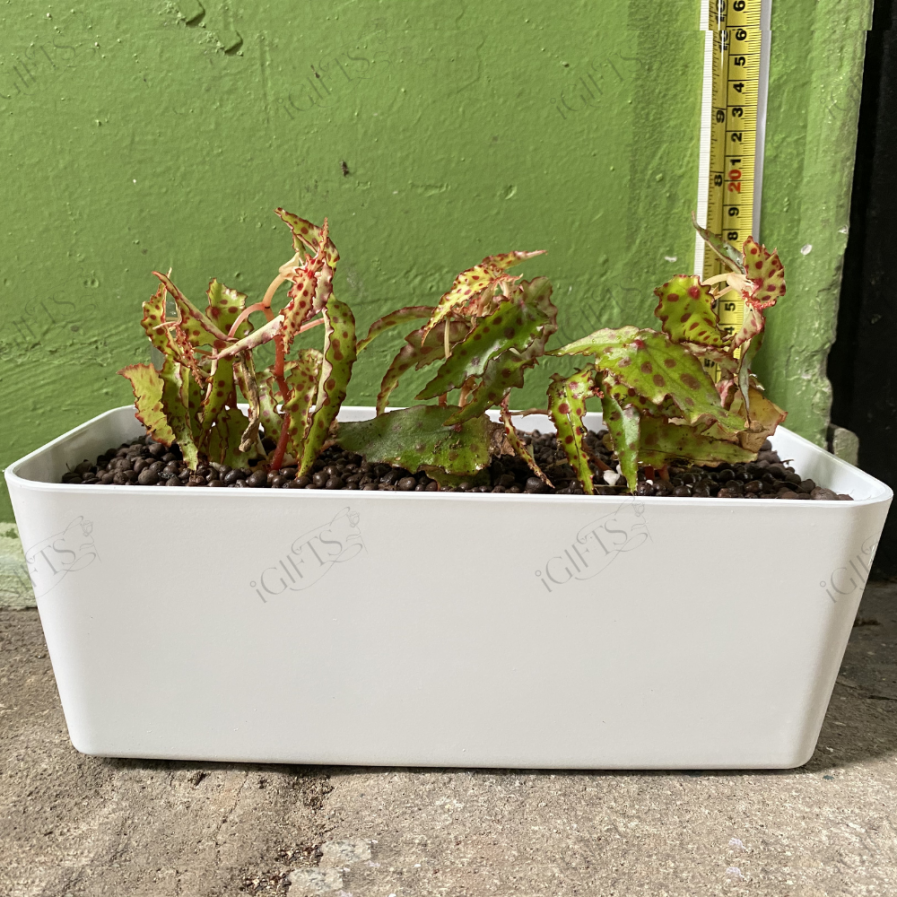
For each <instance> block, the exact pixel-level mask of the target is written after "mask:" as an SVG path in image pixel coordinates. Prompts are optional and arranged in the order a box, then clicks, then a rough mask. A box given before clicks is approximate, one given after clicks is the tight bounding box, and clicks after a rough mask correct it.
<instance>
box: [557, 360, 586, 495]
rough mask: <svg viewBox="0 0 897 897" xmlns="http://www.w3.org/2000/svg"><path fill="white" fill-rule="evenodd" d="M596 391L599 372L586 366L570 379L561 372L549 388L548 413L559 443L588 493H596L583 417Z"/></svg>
mask: <svg viewBox="0 0 897 897" xmlns="http://www.w3.org/2000/svg"><path fill="white" fill-rule="evenodd" d="M594 393H595V371H594V369H593V368H585V369H584V370H581V371H579V372H578V373H576V374H574V375H573V376H572V377H568V378H567V379H566V380H565V379H564V378H563V377H561V376H560V375H559V374H554V375H553V376H552V378H551V385H550V386H549V387H548V413H549V415H550V416H551V419H552V421H554V426H555V429H556V430H557V437H558V444H559V445H560V446H561V448H563V450H564V454H565V455H566V456H567V462H568V463H569V464H570V466H571V467H572V468H573V472H574V473H575V474H576V479H577V480H579V482H580V484H581V485H582V488H583V491H584V492H585V493H586V495H594V493H595V488H594V486H593V485H592V470H591V468H590V467H589V461H588V457H587V456H586V453H585V451H584V449H583V444H582V438H583V436H585V434H586V427H585V424H584V423H583V418H584V417H585V413H586V398H587V397H588V396H590V395H594Z"/></svg>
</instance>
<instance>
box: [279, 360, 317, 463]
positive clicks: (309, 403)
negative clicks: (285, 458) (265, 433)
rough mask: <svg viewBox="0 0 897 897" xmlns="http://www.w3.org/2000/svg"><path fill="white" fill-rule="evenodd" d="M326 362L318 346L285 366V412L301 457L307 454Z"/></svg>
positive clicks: (293, 450) (292, 448) (292, 442)
mask: <svg viewBox="0 0 897 897" xmlns="http://www.w3.org/2000/svg"><path fill="white" fill-rule="evenodd" d="M323 362H324V356H323V355H322V354H321V353H320V352H319V351H318V350H317V349H304V350H303V351H302V352H300V353H299V357H298V358H297V359H296V360H295V361H290V362H288V363H287V366H286V368H285V372H284V379H285V381H286V384H287V388H288V389H289V394H288V396H287V400H286V401H285V402H284V404H283V411H284V415H285V420H286V426H287V429H288V431H289V443H288V444H289V448H290V452H291V453H292V454H293V456H294V457H296V458H298V459H301V458H302V456H303V454H304V440H305V432H306V430H307V429H308V428H309V427H310V424H311V414H312V410H313V408H314V401H315V396H316V395H317V392H318V381H319V380H320V378H321V366H322V364H323Z"/></svg>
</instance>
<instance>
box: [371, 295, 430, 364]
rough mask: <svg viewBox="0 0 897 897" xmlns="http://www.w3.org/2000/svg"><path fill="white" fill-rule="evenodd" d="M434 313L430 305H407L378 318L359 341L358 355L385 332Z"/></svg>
mask: <svg viewBox="0 0 897 897" xmlns="http://www.w3.org/2000/svg"><path fill="white" fill-rule="evenodd" d="M434 311H435V309H434V308H433V306H431V305H409V306H406V307H405V308H400V309H398V310H397V311H394V312H390V313H389V314H388V315H384V316H383V317H382V318H378V319H377V320H376V321H374V323H373V324H371V329H370V330H368V335H367V336H366V337H365V338H364V339H363V340H360V341H359V343H358V353H359V354H361V353H362V352H363V351H364V350H365V349H366V348H367V347H368V346H369V345H370V344H371V343H372V342H373V341H374V340H375V339H376V338H377V337H378V336H380V334H381V333H386V331H387V330H392V328H393V327H398V326H399V325H400V324H406V323H407V322H408V321H417V320H419V319H421V318H429V317H430V315H432V314H433V312H434Z"/></svg>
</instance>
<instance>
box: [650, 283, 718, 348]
mask: <svg viewBox="0 0 897 897" xmlns="http://www.w3.org/2000/svg"><path fill="white" fill-rule="evenodd" d="M654 295H655V296H657V298H658V299H659V300H660V301H659V302H658V303H657V308H655V309H654V314H655V316H656V317H657V318H658V319H659V320H660V322H661V326H662V329H663V332H664V333H666V334H667V335H668V336H669V337H670V339H671V340H673V342H676V343H681V342H686V341H687V342H690V343H697V344H699V345H702V346H714V347H722V346H723V344H724V342H725V340H724V339H723V335H722V333H720V329H719V319H718V318H717V316H716V312H715V311H714V310H713V295H712V294H711V292H710V288H709V287H706V286H704V285H703V284H702V283H701V280H700V278H699V277H697V276H696V275H692V276H689V275H686V274H679V275H677V276H676V277H673V278H672V279H671V280H669V281H668V282H667V283H665V284H664V285H663V286H662V287H658V288H657V289H656V290H655V291H654Z"/></svg>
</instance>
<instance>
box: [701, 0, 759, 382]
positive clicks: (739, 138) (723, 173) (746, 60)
mask: <svg viewBox="0 0 897 897" xmlns="http://www.w3.org/2000/svg"><path fill="white" fill-rule="evenodd" d="M770 4H771V0H704V6H703V8H702V14H701V27H702V28H703V29H705V34H706V36H705V44H704V83H703V93H702V96H703V108H702V116H701V143H700V166H699V171H700V175H699V177H700V180H699V183H698V212H697V217H698V223H699V224H701V225H702V226H704V227H706V228H707V230H709V231H710V232H711V233H715V234H718V235H720V236H721V237H722V238H723V239H725V240H727V241H728V242H730V243H733V244H735V245H738V246H740V245H741V243H742V242H743V241H744V240H745V239H747V237H749V236H755V237H757V236H759V227H758V225H759V218H760V214H759V212H760V192H761V186H762V171H763V138H764V136H765V115H766V94H767V90H768V81H769V77H768V75H769V42H770V34H769V28H768V25H769V12H770ZM722 270H723V267H722V263H721V262H720V261H719V260H718V259H717V258H716V256H715V255H714V254H713V253H712V252H710V251H709V250H707V248H706V247H705V245H704V241H703V240H701V239H700V237H698V238H697V239H696V241H695V273H697V274H699V275H700V276H701V277H702V278H703V279H706V278H708V277H712V276H713V275H714V274H719V273H721V272H722ZM717 314H718V315H719V320H720V326H721V328H722V329H723V330H724V331H725V332H727V333H734V332H735V331H736V330H737V329H738V328H739V327H740V326H741V322H742V321H743V320H744V305H743V303H742V302H741V301H740V300H738V301H733V300H731V299H728V298H727V299H726V300H725V301H723V302H721V303H720V306H719V307H718V308H717ZM707 367H708V368H711V369H715V365H713V364H712V363H711V362H708V363H707ZM714 373H716V372H715V371H714Z"/></svg>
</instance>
